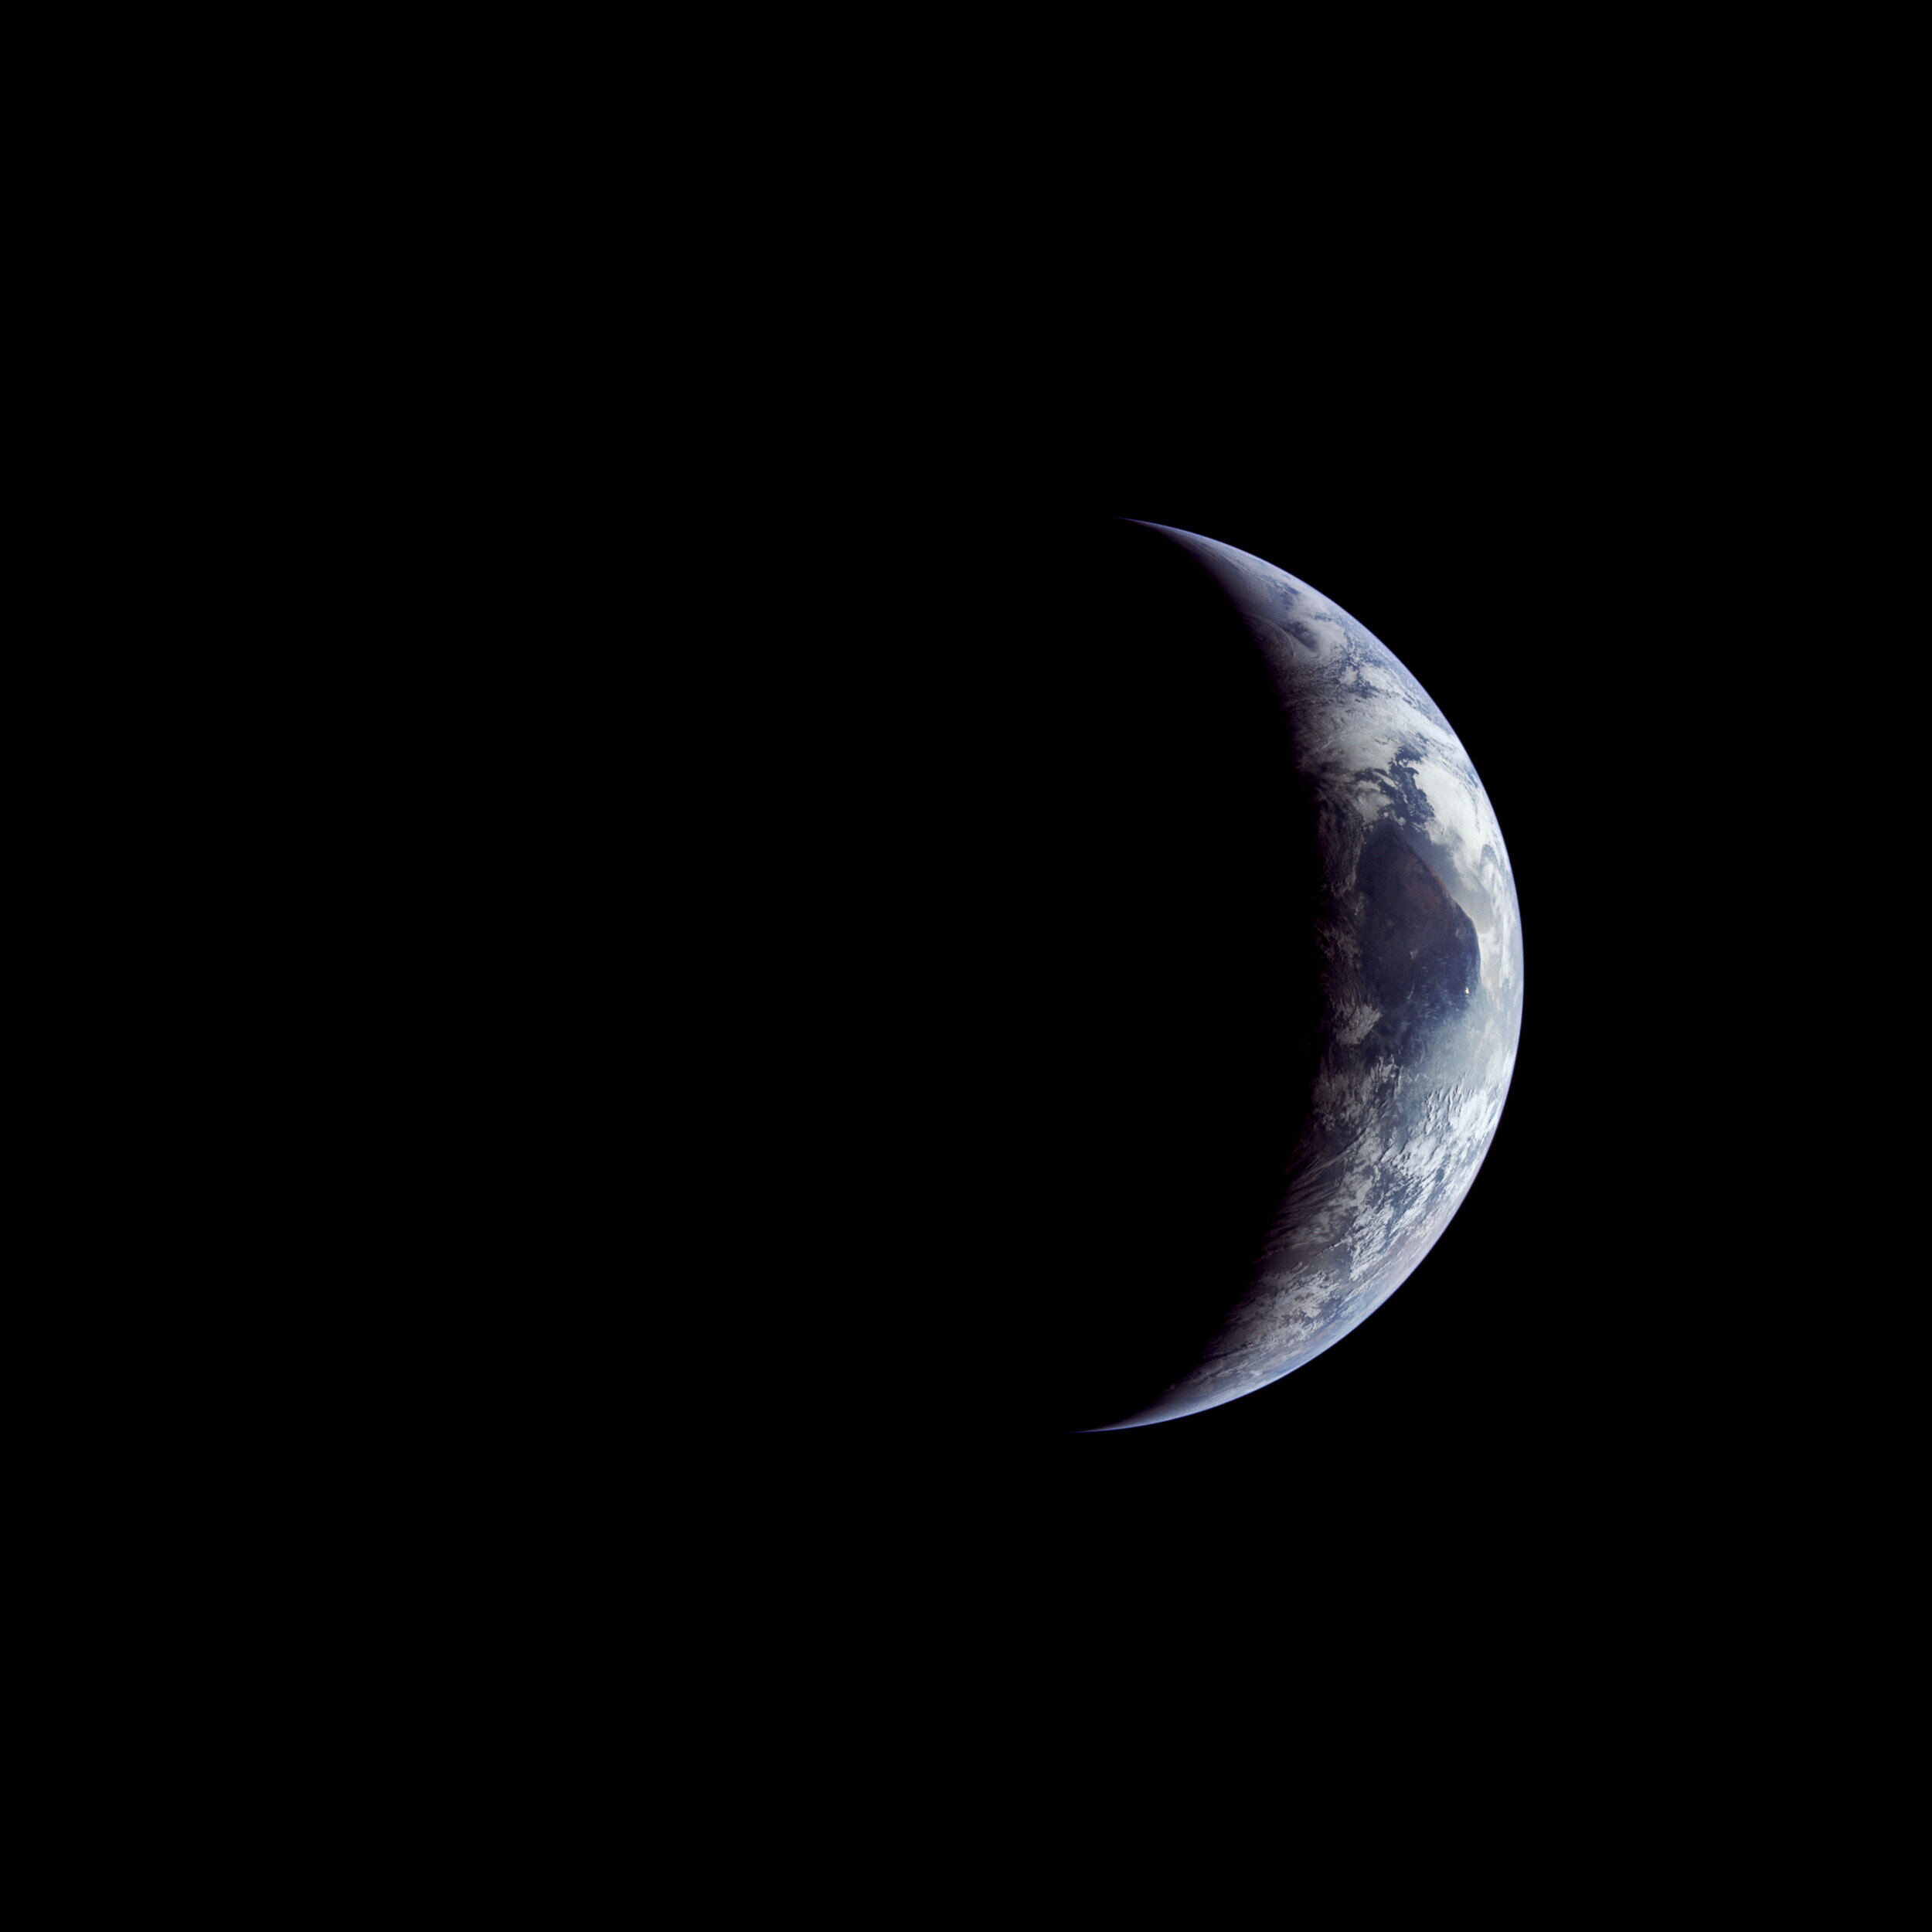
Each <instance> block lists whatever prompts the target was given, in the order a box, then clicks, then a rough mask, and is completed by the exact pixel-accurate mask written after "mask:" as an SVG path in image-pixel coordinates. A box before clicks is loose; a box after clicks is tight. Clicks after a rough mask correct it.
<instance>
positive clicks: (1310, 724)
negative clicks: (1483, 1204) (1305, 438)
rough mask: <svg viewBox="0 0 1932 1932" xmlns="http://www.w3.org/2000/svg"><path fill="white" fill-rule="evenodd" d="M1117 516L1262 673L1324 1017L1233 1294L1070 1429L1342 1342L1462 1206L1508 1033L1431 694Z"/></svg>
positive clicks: (1457, 784)
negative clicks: (1209, 600)
mask: <svg viewBox="0 0 1932 1932" xmlns="http://www.w3.org/2000/svg"><path fill="white" fill-rule="evenodd" d="M1122 521H1123V522H1131V523H1133V524H1134V525H1135V526H1137V527H1138V528H1139V529H1143V530H1145V531H1148V532H1150V533H1151V534H1152V535H1154V536H1158V537H1159V538H1161V539H1165V541H1166V542H1167V543H1169V544H1171V545H1172V546H1175V549H1178V550H1179V551H1180V552H1181V553H1183V554H1184V555H1185V556H1186V557H1187V558H1189V560H1192V563H1194V564H1195V565H1196V566H1199V569H1200V570H1202V572H1204V573H1206V577H1208V579H1209V580H1211V582H1212V583H1213V585H1214V586H1215V587H1216V590H1218V591H1219V594H1220V596H1221V597H1223V599H1225V600H1226V604H1227V605H1228V607H1230V609H1231V610H1232V611H1233V613H1234V614H1235V615H1236V617H1238V618H1239V619H1240V623H1241V624H1242V626H1243V628H1245V630H1246V632H1247V635H1248V637H1249V638H1250V639H1251V640H1252V641H1253V645H1255V647H1256V648H1257V650H1258V651H1259V653H1260V657H1261V659H1262V661H1263V662H1264V665H1265V666H1266V668H1267V675H1268V678H1269V679H1270V682H1271V684H1272V686H1273V689H1274V696H1275V699H1276V701H1277V703H1278V705H1279V706H1280V709H1281V716H1282V717H1283V719H1284V720H1285V723H1286V725H1287V733H1288V737H1289V741H1290V743H1291V746H1292V750H1293V757H1294V766H1295V769H1296V773H1297V776H1298V781H1299V784H1300V785H1301V789H1302V791H1303V793H1304V794H1305V795H1306V797H1307V798H1308V799H1309V800H1311V803H1312V808H1313V810H1314V811H1315V815H1316V818H1317V820H1318V825H1317V842H1318V850H1319V855H1320V864H1319V869H1320V872H1321V878H1320V879H1319V882H1318V897H1317V900H1316V902H1315V904H1316V912H1315V920H1314V930H1313V932H1312V933H1311V934H1310V941H1311V945H1312V946H1313V947H1316V948H1318V949H1319V953H1320V955H1321V958H1320V964H1319V967H1318V971H1319V974H1320V977H1321V991H1322V998H1323V1002H1324V1005H1325V1012H1324V1015H1323V1018H1322V1020H1321V1025H1320V1029H1319V1039H1318V1046H1319V1064H1318V1070H1317V1071H1316V1072H1315V1076H1314V1090H1313V1093H1312V1094H1311V1096H1309V1097H1308V1104H1307V1111H1306V1114H1305V1118H1304V1121H1303V1124H1302V1125H1301V1128H1300V1131H1299V1134H1298V1139H1297V1141H1296V1143H1295V1145H1294V1150H1293V1153H1292V1156H1291V1159H1290V1161H1289V1162H1288V1165H1287V1171H1286V1173H1285V1175H1284V1178H1283V1182H1282V1185H1281V1193H1280V1197H1279V1202H1278V1206H1277V1210H1276V1212H1275V1214H1274V1219H1273V1223H1272V1226H1270V1229H1269V1230H1268V1233H1267V1239H1266V1242H1265V1244H1264V1247H1263V1248H1262V1250H1261V1252H1260V1257H1259V1259H1258V1260H1257V1263H1256V1264H1255V1267H1254V1268H1253V1274H1252V1276H1251V1278H1250V1281H1249V1282H1248V1284H1247V1290H1246V1291H1245V1292H1244V1293H1243V1294H1241V1295H1240V1299H1239V1300H1238V1301H1236V1302H1235V1304H1234V1305H1233V1308H1231V1309H1230V1310H1229V1311H1228V1313H1227V1314H1226V1318H1225V1319H1223V1321H1220V1323H1219V1326H1218V1327H1217V1328H1216V1331H1215V1332H1214V1333H1213V1336H1212V1338H1211V1339H1210V1340H1209V1342H1208V1343H1207V1345H1206V1348H1205V1349H1203V1350H1202V1352H1200V1354H1199V1358H1198V1359H1196V1361H1195V1362H1194V1364H1193V1366H1192V1367H1191V1368H1189V1369H1188V1370H1187V1371H1186V1372H1185V1373H1183V1374H1182V1375H1180V1376H1178V1377H1177V1378H1175V1379H1173V1380H1172V1381H1171V1382H1170V1383H1168V1386H1166V1387H1165V1389H1163V1390H1162V1393H1160V1394H1159V1396H1158V1397H1157V1398H1156V1399H1155V1400H1153V1401H1151V1402H1150V1403H1147V1404H1146V1405H1145V1406H1142V1407H1140V1408H1138V1409H1137V1410H1134V1412H1133V1413H1130V1414H1126V1415H1122V1416H1120V1417H1118V1418H1117V1420H1113V1421H1111V1422H1107V1423H1101V1424H1099V1425H1098V1429H1097V1430H1094V1429H1091V1428H1090V1429H1089V1430H1083V1431H1080V1432H1079V1433H1097V1432H1099V1431H1101V1430H1111V1429H1127V1428H1137V1427H1145V1426H1146V1425H1148V1424H1149V1423H1156V1422H1163V1421H1168V1420H1173V1419H1175V1418H1178V1417H1183V1416H1188V1415H1192V1414H1196V1413H1199V1412H1200V1411H1202V1410H1206V1409H1210V1408H1213V1407H1216V1406H1219V1405H1220V1404H1222V1403H1226V1402H1230V1401H1233V1400H1235V1399H1236V1398H1237V1397H1239V1396H1244V1395H1247V1394H1250V1393H1253V1391H1254V1390H1255V1389H1260V1388H1263V1387H1265V1386H1267V1384H1269V1383H1272V1382H1275V1381H1277V1380H1279V1379H1281V1377H1282V1376H1285V1375H1287V1374H1290V1373H1291V1372H1293V1371H1294V1369H1298V1368H1300V1367H1301V1366H1303V1365H1304V1363H1306V1362H1310V1361H1312V1360H1313V1359H1315V1356H1316V1355H1320V1354H1321V1353H1322V1352H1324V1351H1325V1350H1326V1349H1330V1348H1332V1347H1333V1346H1334V1345H1335V1343H1336V1342H1339V1341H1341V1340H1342V1339H1343V1338H1345V1337H1346V1336H1347V1335H1349V1334H1351V1333H1352V1332H1354V1330H1355V1328H1357V1327H1359V1325H1361V1323H1362V1321H1364V1320H1365V1319H1366V1318H1367V1317H1368V1316H1369V1315H1371V1314H1372V1313H1373V1312H1374V1311H1375V1310H1376V1308H1379V1307H1380V1306H1381V1305H1382V1304H1383V1303H1384V1302H1385V1301H1387V1299H1388V1298H1389V1296H1390V1295H1391V1294H1393V1293H1394V1292H1395V1291H1396V1289H1397V1288H1398V1287H1400V1286H1401V1285H1402V1284H1403V1282H1404V1281H1406V1280H1407V1279H1408V1277H1410V1274H1413V1272H1414V1270H1415V1269H1416V1267H1417V1265H1418V1264H1420V1262H1421V1261H1422V1260H1423V1257H1425V1256H1426V1255H1427V1253H1428V1252H1429V1250H1430V1248H1431V1247H1433V1246H1434V1243H1436V1241H1437V1240H1438V1239H1439V1238H1440V1236H1441V1234H1442V1233H1443V1230H1444V1228H1446V1227H1447V1225H1448V1223H1449V1222H1450V1220H1451V1218H1452V1217H1453V1216H1454V1214H1455V1213H1456V1210H1457V1209H1458V1208H1459V1207H1460V1206H1461V1204H1462V1202H1463V1201H1464V1199H1465V1198H1466V1197H1467V1196H1468V1192H1469V1189H1470V1186H1471V1183H1472V1182H1474V1180H1475V1176H1476V1173H1477V1171H1478V1168H1480V1167H1481V1165H1482V1162H1483V1158H1484V1157H1485V1155H1486V1154H1487V1153H1488V1150H1489V1147H1490V1144H1491V1142H1492V1140H1493V1139H1494V1138H1495V1131H1496V1128H1497V1124H1498V1121H1500V1119H1501V1117H1502V1109H1503V1104H1504V1101H1505V1098H1506V1097H1507V1094H1508V1092H1509V1083H1510V1080H1511V1077H1512V1073H1513V1072H1514V1070H1515V1061H1516V1049H1517V1044H1518V1040H1519V1036H1520V1033H1521V1031H1522V1001H1523V949H1522V920H1521V913H1520V909H1519V904H1518V901H1517V896H1516V887H1515V878H1514V876H1513V874H1512V870H1511V868H1510V863H1509V853H1508V851H1507V849H1506V848H1505V845H1504V843H1503V838H1502V828H1501V827H1500V825H1498V823H1497V820H1496V815H1495V809H1494V808H1493V807H1492V805H1491V804H1490V801H1489V798H1488V794H1487V793H1486V792H1485V791H1484V789H1483V787H1482V783H1481V780H1480V779H1479V778H1478V776H1477V774H1476V770H1475V766H1474V764H1472V763H1471V760H1470V758H1469V756H1468V753H1467V751H1466V750H1464V747H1463V745H1462V743H1461V740H1460V739H1459V738H1458V736H1457V735H1456V733H1455V732H1454V730H1452V729H1451V726H1450V724H1449V722H1448V720H1447V719H1446V718H1445V717H1444V716H1443V714H1442V712H1441V711H1440V709H1439V708H1438V707H1437V705H1436V704H1435V703H1434V701H1433V700H1432V699H1430V696H1429V695H1428V693H1427V692H1426V691H1424V690H1423V688H1422V686H1421V685H1420V683H1418V682H1417V680H1416V679H1415V678H1414V677H1413V676H1412V675H1410V672H1408V670H1407V669H1406V668H1405V667H1404V666H1403V665H1402V663H1401V662H1400V661H1399V660H1398V659H1397V658H1396V656H1395V655H1394V654H1393V652H1392V651H1390V650H1389V648H1388V647H1387V646H1386V645H1384V644H1383V642H1382V641H1381V640H1380V639H1379V638H1376V636H1375V635H1374V634H1372V632H1370V631H1369V630H1368V629H1367V628H1366V627H1364V626H1363V625H1362V624H1359V622H1357V621H1356V620H1355V618H1353V617H1351V616H1350V615H1349V614H1348V613H1347V612H1346V611H1343V610H1342V609H1341V608H1340V607H1339V606H1338V605H1336V604H1333V603H1332V602H1331V601H1330V600H1328V599H1327V598H1326V597H1323V596H1322V595H1321V593H1320V592H1319V591H1318V590H1315V589H1314V588H1312V587H1311V586H1310V585H1308V584H1306V583H1303V582H1302V581H1301V580H1300V579H1298V578H1297V577H1293V576H1291V574H1290V573H1288V572H1287V571H1286V570H1281V569H1280V568H1279V567H1277V566H1275V565H1274V564H1271V563H1267V562H1264V560H1262V559H1260V558H1259V557H1255V556H1250V555H1249V554H1248V553H1246V552H1244V551H1241V550H1237V549H1234V548H1233V546H1230V545H1227V544H1224V543H1218V542H1216V540H1215V539H1213V538H1210V537H1205V536H1198V535H1196V534H1195V533H1193V532H1189V531H1185V530H1179V529H1172V528H1169V527H1168V526H1165V525H1161V524H1154V523H1145V522H1141V521H1140V520H1139V519H1122ZM1219 1305H1221V1306H1223V1307H1225V1306H1226V1303H1225V1302H1223V1303H1222V1304H1219Z"/></svg>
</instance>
